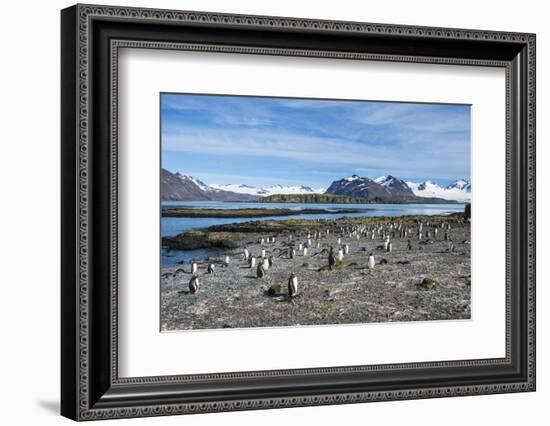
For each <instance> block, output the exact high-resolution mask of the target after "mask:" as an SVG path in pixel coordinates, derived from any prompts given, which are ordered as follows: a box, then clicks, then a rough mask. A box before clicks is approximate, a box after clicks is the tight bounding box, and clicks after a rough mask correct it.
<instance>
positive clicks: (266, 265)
mask: <svg viewBox="0 0 550 426" xmlns="http://www.w3.org/2000/svg"><path fill="white" fill-rule="evenodd" d="M261 265H262V268H263V269H264V271H267V270H268V269H269V267H270V266H271V264H270V263H269V259H268V258H267V257H264V258H263V259H262V263H261Z"/></svg>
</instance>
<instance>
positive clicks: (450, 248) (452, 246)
mask: <svg viewBox="0 0 550 426" xmlns="http://www.w3.org/2000/svg"><path fill="white" fill-rule="evenodd" d="M454 249H455V245H454V244H453V240H449V242H448V243H447V250H448V251H449V253H452V252H453V251H454Z"/></svg>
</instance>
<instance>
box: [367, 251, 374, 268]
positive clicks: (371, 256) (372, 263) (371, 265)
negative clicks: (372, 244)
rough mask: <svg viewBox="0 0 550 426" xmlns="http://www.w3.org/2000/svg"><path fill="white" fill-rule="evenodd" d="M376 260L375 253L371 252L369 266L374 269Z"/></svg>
mask: <svg viewBox="0 0 550 426" xmlns="http://www.w3.org/2000/svg"><path fill="white" fill-rule="evenodd" d="M374 265H375V261H374V255H373V254H372V253H370V254H369V260H368V262H367V268H368V269H369V270H370V271H372V270H373V269H374Z"/></svg>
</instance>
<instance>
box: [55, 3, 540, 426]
mask: <svg viewBox="0 0 550 426" xmlns="http://www.w3.org/2000/svg"><path fill="white" fill-rule="evenodd" d="M61 29H62V31H61V36H62V39H61V49H62V75H61V81H62V93H61V100H62V123H61V130H62V131H61V134H62V141H61V147H62V151H61V160H62V184H61V190H62V218H61V220H62V235H61V237H62V282H61V309H62V311H61V321H62V328H61V337H62V351H61V353H62V357H61V367H62V368H61V370H62V375H61V385H62V389H61V413H62V415H64V416H66V417H68V418H71V419H73V420H93V419H106V418H124V417H142V416H160V415H171V414H188V413H206V412H219V411H231V410H249V409H268V408H281V407H293V406H310V405H323V404H346V403H357V402H370V401H384V400H402V399H417V398H437V397H446V396H464V395H480V394H491V393H505V392H527V391H534V390H535V44H536V38H535V35H534V34H523V33H509V32H494V31H479V30H464V29H449V28H430V27H414V26H403V25H386V24H370V23H359V22H336V21H323V20H310V19H298V18H281V17H268V16H245V15H229V14H216V13H203V12H186V11H170V10H156V9H141V8H128V7H106V6H96V5H76V6H73V7H70V8H67V9H64V10H63V11H62V13H61ZM126 47H131V48H136V49H141V48H143V49H163V50H191V51H199V52H202V51H209V52H225V53H238V54H243V55H246V54H259V55H271V56H274V57H277V56H293V55H294V56H299V57H315V58H331V59H350V60H368V61H390V62H391V61H394V62H405V63H406V62H410V63H427V64H450V65H463V66H471V65H477V66H489V67H499V68H503V69H504V70H505V72H506V157H507V158H506V161H507V164H506V207H507V208H506V231H505V232H506V244H507V247H506V342H505V345H506V356H505V357H503V358H494V359H474V360H457V361H440V362H421V363H403V364H376V365H360V366H355V365H354V366H334V365H333V366H329V365H327V366H326V367H323V368H307V369H291V370H262V371H248V372H227V373H223V372H220V373H212V374H195V375H171V376H153V377H130V378H128V377H119V374H118V363H119V357H118V317H117V312H118V311H117V306H118V303H119V301H118V293H117V288H118V287H117V259H118V255H119V253H118V243H117V232H118V222H117V201H118V195H119V194H118V186H117V179H118V175H117V161H118V151H117V117H118V113H119V111H118V109H117V108H118V103H117V90H118V84H119V78H120V76H119V75H118V74H117V72H118V52H119V49H121V48H126Z"/></svg>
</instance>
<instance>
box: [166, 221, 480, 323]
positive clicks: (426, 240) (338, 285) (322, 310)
mask: <svg viewBox="0 0 550 426" xmlns="http://www.w3.org/2000/svg"><path fill="white" fill-rule="evenodd" d="M193 232H196V233H197V234H196V236H197V240H198V241H199V242H201V244H204V241H205V239H209V240H210V241H211V243H212V244H214V245H212V246H215V247H224V248H225V250H224V252H223V254H222V255H220V256H219V257H216V258H210V259H207V260H205V261H202V262H198V263H197V265H196V267H197V271H196V272H195V274H192V273H191V266H190V265H182V266H180V267H177V268H167V269H164V270H163V271H162V277H161V329H162V330H163V331H168V330H187V329H217V328H249V327H280V326H298V325H321V324H351V323H369V322H393V321H422V320H450V319H452V320H459V319H469V318H470V314H471V312H470V306H471V292H470V285H471V284H470V280H471V276H470V273H471V272H470V224H469V222H467V221H464V220H463V216H462V215H459V214H457V215H452V216H438V217H433V216H432V217H428V216H406V217H400V218H379V217H378V218H342V219H336V220H282V221H266V220H260V221H253V222H252V221H251V222H245V223H240V224H236V223H233V224H228V225H218V226H214V227H210V228H207V229H206V230H201V231H193ZM186 234H187V236H186V237H184V235H186ZM373 234H374V237H373ZM419 234H421V235H422V237H419V236H418V235H419ZM445 234H447V239H445ZM178 237H179V238H180V240H185V239H186V238H188V237H189V233H183V234H180V235H179V236H178ZM178 237H176V238H178ZM388 238H389V240H390V242H391V251H388V249H387V247H384V246H385V243H386V241H387V239H388ZM451 240H452V246H451V245H450V241H451ZM409 241H410V244H409ZM163 243H164V242H163ZM180 244H183V243H182V242H181V241H180ZM216 244H221V245H216ZM245 247H246V249H247V251H248V253H249V254H250V256H253V257H255V259H256V262H257V263H256V266H257V265H258V264H259V262H261V256H262V251H264V253H263V254H264V255H265V257H266V258H269V257H271V259H272V265H271V266H270V267H269V268H268V269H267V270H266V271H265V274H264V276H263V277H262V278H258V277H257V268H256V266H255V267H252V268H251V267H250V266H249V262H248V261H246V260H245V259H244V248H245ZM330 247H332V248H333V249H334V250H335V252H337V251H338V250H340V249H342V255H343V259H342V260H341V261H338V262H337V263H336V264H335V265H334V266H333V267H332V270H331V269H329V267H328V252H329V250H330ZM304 249H306V250H304ZM292 250H294V251H295V256H291V251H292ZM344 251H347V253H345V254H344ZM370 253H373V257H374V260H375V266H374V268H371V269H369V268H368V257H369V254H370ZM226 256H227V258H226ZM226 261H227V262H226ZM210 264H212V265H213V266H214V271H213V273H210V274H209V273H207V269H208V265H210ZM291 273H294V274H295V275H296V279H297V282H298V293H297V295H296V296H294V297H289V295H288V291H287V287H288V280H289V277H290V275H291ZM193 275H195V276H196V277H197V278H198V281H199V285H198V290H197V291H196V292H195V293H190V292H189V289H190V288H189V282H190V279H191V277H192V276H193ZM274 289H275V290H274Z"/></svg>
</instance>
